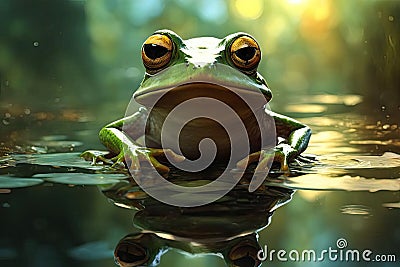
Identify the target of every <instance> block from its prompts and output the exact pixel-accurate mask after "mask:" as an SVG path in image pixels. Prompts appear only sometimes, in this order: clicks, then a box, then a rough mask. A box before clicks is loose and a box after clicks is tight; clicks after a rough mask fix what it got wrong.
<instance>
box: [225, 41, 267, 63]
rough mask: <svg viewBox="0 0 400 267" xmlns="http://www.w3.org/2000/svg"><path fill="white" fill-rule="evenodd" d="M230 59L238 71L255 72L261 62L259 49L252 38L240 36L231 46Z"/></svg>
mask: <svg viewBox="0 0 400 267" xmlns="http://www.w3.org/2000/svg"><path fill="white" fill-rule="evenodd" d="M230 57H231V59H232V62H233V64H235V66H236V67H238V68H239V69H242V70H255V69H256V68H257V66H258V63H260V60H261V51H260V47H259V46H258V44H257V42H256V40H254V39H253V38H251V37H249V36H240V37H238V38H237V39H236V40H235V41H233V43H232V44H231V47H230Z"/></svg>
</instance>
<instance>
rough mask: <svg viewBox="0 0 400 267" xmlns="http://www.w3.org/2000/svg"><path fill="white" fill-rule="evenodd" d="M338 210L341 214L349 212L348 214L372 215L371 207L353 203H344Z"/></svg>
mask: <svg viewBox="0 0 400 267" xmlns="http://www.w3.org/2000/svg"><path fill="white" fill-rule="evenodd" d="M340 211H341V212H342V213H343V214H349V215H361V216H372V215H371V209H370V208H369V207H367V206H364V205H355V204H350V205H345V206H343V207H342V208H341V209H340Z"/></svg>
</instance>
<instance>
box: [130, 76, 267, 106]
mask: <svg viewBox="0 0 400 267" xmlns="http://www.w3.org/2000/svg"><path fill="white" fill-rule="evenodd" d="M134 98H135V100H136V101H137V102H138V103H139V104H141V105H144V106H146V107H159V108H169V109H170V108H173V107H176V106H177V105H179V104H181V103H183V102H185V101H187V100H190V99H195V98H212V99H215V100H219V101H221V102H223V103H225V104H226V105H228V106H230V107H232V108H235V109H240V108H245V106H247V109H248V107H249V106H250V107H252V108H257V109H258V108H261V107H263V106H264V105H265V104H267V103H268V101H269V100H270V99H271V95H270V94H263V93H261V91H259V90H253V89H249V88H237V87H232V86H225V85H219V84H215V83H209V82H202V81H201V82H191V83H183V84H180V85H176V86H172V87H164V88H155V89H153V90H144V91H141V92H137V93H135V95H134Z"/></svg>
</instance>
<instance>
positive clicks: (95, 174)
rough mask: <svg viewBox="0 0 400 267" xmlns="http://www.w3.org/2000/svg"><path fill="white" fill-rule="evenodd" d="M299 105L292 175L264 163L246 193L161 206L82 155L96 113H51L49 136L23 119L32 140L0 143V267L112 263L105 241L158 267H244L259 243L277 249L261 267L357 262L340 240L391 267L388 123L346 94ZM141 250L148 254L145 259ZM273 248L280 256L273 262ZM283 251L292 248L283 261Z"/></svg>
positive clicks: (393, 206)
mask: <svg viewBox="0 0 400 267" xmlns="http://www.w3.org/2000/svg"><path fill="white" fill-rule="evenodd" d="M318 99H319V100H320V101H319V103H316V102H318ZM308 102H309V103H307V100H304V101H300V103H299V102H298V101H297V102H296V103H293V104H290V103H289V105H287V106H286V107H285V108H283V110H282V112H284V113H285V114H289V115H296V116H297V117H298V119H299V120H301V121H302V122H304V123H306V124H308V125H309V126H310V127H311V128H312V129H313V136H312V139H311V143H310V145H309V148H308V150H307V151H306V153H307V154H311V155H316V157H315V160H314V156H307V155H306V156H307V157H308V158H310V159H312V160H311V161H310V162H308V163H301V162H299V163H293V164H292V165H291V170H292V174H291V175H290V176H287V175H284V174H281V173H279V172H278V171H277V170H274V171H273V172H272V173H271V175H270V178H268V179H267V180H266V182H265V183H264V186H263V187H262V188H260V189H259V190H257V191H256V192H255V193H254V194H249V193H248V192H247V184H246V183H243V184H241V185H240V186H239V187H237V188H236V189H235V190H233V191H232V192H230V193H229V194H228V195H227V196H225V197H224V198H222V199H221V200H219V201H217V202H216V203H213V204H210V205H207V206H205V207H199V208H194V209H178V208H173V207H170V206H166V205H163V204H160V203H158V202H156V201H154V200H153V199H152V198H149V197H148V196H147V195H146V194H145V193H144V192H142V191H141V190H140V189H139V188H138V187H135V186H134V185H133V184H130V183H129V182H128V181H130V180H131V179H130V178H129V174H128V173H126V172H125V171H123V170H122V171H118V170H115V169H110V168H109V167H105V166H101V165H100V166H93V165H90V163H89V162H86V161H84V160H82V159H80V158H79V157H78V154H79V151H82V150H84V149H86V148H87V147H91V146H94V147H95V148H100V147H101V146H99V144H98V142H97V140H96V133H95V130H91V129H86V127H88V128H91V127H93V128H94V129H95V127H94V125H95V122H90V120H87V119H85V116H86V115H85V114H81V116H80V114H77V115H76V116H75V117H74V119H71V120H70V121H68V119H67V118H65V117H62V119H60V120H58V121H57V120H56V119H54V118H53V119H50V120H49V122H48V124H47V126H51V125H53V124H54V125H55V126H54V128H55V127H59V124H63V123H64V124H69V126H66V125H64V127H66V129H67V128H69V129H68V131H67V130H65V131H64V130H62V129H61V130H60V131H58V133H59V134H58V135H54V136H51V135H48V133H51V132H52V127H50V128H48V129H47V130H48V133H47V134H44V133H43V132H46V131H44V130H43V129H41V128H40V127H32V131H31V132H30V133H29V135H28V136H29V137H30V138H32V140H33V141H29V140H28V139H26V140H25V141H21V142H20V145H18V146H10V147H8V148H7V147H5V146H3V149H2V151H5V152H8V153H4V156H3V157H2V158H1V159H0V164H1V168H0V217H1V221H0V266H27V265H29V266H113V265H115V264H114V263H113V262H114V250H116V251H117V252H116V255H117V256H118V257H119V258H121V259H124V260H131V261H138V262H140V261H147V262H151V261H153V262H156V261H157V257H159V256H160V257H161V255H162V257H161V261H160V265H159V266H187V264H191V265H193V266H226V265H225V264H226V263H225V262H227V263H229V262H236V264H250V265H249V266H253V265H251V264H254V263H257V260H256V258H257V257H256V254H257V252H258V251H259V250H260V249H263V250H264V251H266V252H267V253H271V251H272V250H275V251H276V252H273V253H272V255H271V254H267V255H269V256H270V258H269V259H267V261H272V263H271V262H265V263H263V265H262V266H269V265H272V264H273V266H287V265H288V264H289V265H291V266H309V265H310V264H311V265H313V264H314V265H315V266H337V265H338V262H339V264H346V266H365V264H366V262H365V261H364V262H363V261H362V260H361V261H359V262H357V261H350V260H348V261H346V258H345V256H346V251H347V250H349V249H351V250H354V249H357V250H358V251H359V253H362V252H363V251H364V250H366V249H368V250H371V251H372V254H371V256H370V258H372V257H375V256H376V255H380V256H382V257H386V258H390V257H391V255H394V256H395V257H396V261H397V263H394V262H385V263H382V262H369V263H368V266H369V265H372V266H397V265H398V261H399V260H400V253H399V247H400V228H399V227H398V222H399V221H400V213H399V203H400V155H399V154H397V153H399V152H400V138H399V127H398V125H396V124H393V123H391V124H385V123H384V122H379V121H374V120H373V119H372V118H371V117H366V116H364V115H357V113H356V112H353V111H354V110H357V108H356V107H354V105H355V104H357V102H358V99H357V97H355V96H342V97H340V98H334V97H332V96H329V95H326V96H318V97H315V98H314V99H313V98H309V99H308ZM307 105H308V106H307ZM273 108H274V107H273ZM300 111H301V112H300ZM333 111H334V112H333ZM350 111H352V112H350ZM292 112H296V114H294V113H292ZM43 116H44V115H43ZM68 118H71V117H68ZM79 120H82V121H84V122H83V124H82V123H78V122H77V121H79ZM54 128H53V129H54ZM71 129H75V131H73V134H72V135H71V134H70V135H69V134H68V132H71V131H70V130H71ZM35 135H36V136H35ZM6 148H7V149H6ZM10 151H12V152H14V153H9V152H10ZM396 152H397V153H396ZM171 177H172V178H173V179H177V181H178V182H180V183H183V184H187V185H189V184H190V185H192V186H193V185H197V184H202V183H204V182H205V181H204V179H206V178H205V177H204V179H199V177H198V176H197V177H189V176H184V177H183V178H182V175H180V173H179V172H176V171H175V172H174V171H172V174H171ZM193 179H194V180H193ZM188 197H189V196H188ZM278 206H279V208H277V207H278ZM275 209H276V210H275ZM272 210H275V211H273V212H272ZM256 233H258V235H259V238H258V241H257V236H256ZM132 240H133V241H132ZM339 241H340V242H341V243H339ZM132 244H133V245H132ZM338 244H340V246H343V247H338ZM343 244H347V245H346V246H344V245H343ZM138 246H139V248H138ZM143 247H145V248H147V249H149V251H152V252H151V253H150V254H148V255H149V256H148V257H147V256H144V254H143V251H145V250H143V249H141V248H143ZM166 248H171V249H170V250H169V251H167V249H166ZM329 248H331V249H336V250H338V252H337V257H338V258H337V259H336V260H333V259H330V258H329V257H328V255H326V256H325V258H323V259H322V258H321V260H319V258H318V257H319V256H321V254H320V253H321V251H323V250H329ZM340 248H341V251H342V252H340ZM279 250H284V251H285V253H286V254H281V256H282V255H284V256H282V257H281V259H280V258H278V254H277V251H279ZM304 250H314V251H315V253H316V259H315V261H313V260H312V259H311V262H310V261H307V260H304V261H302V260H301V255H302V254H301V253H302V252H303V251H304ZM182 251H186V252H185V253H186V254H181V253H180V252H182ZM290 251H297V252H292V254H290V255H291V258H290V257H289V253H290ZM204 253H219V255H220V256H221V255H224V259H225V260H224V259H223V258H222V257H217V256H216V255H206V254H204ZM282 253H283V252H282ZM296 253H299V258H296V255H297V254H296ZM340 253H342V256H343V255H344V256H343V258H340V257H339V256H340ZM343 253H344V254H343ZM192 254H200V255H202V256H201V257H193V256H191V255H192ZM360 255H361V254H360ZM306 256H307V255H306ZM333 256H334V255H333ZM333 256H332V257H333ZM350 256H351V255H350ZM321 257H322V256H321ZM284 259H286V260H287V261H283V260H284ZM244 266H248V265H244Z"/></svg>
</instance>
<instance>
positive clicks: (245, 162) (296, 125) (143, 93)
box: [81, 29, 311, 174]
mask: <svg viewBox="0 0 400 267" xmlns="http://www.w3.org/2000/svg"><path fill="white" fill-rule="evenodd" d="M261 54H262V53H261V48H260V45H259V44H258V42H257V41H256V39H255V38H254V37H253V36H251V35H250V34H248V33H244V32H237V33H233V34H229V35H227V36H226V37H224V38H222V39H219V38H216V37H196V38H191V39H186V40H185V39H183V38H182V37H180V36H179V35H178V34H177V33H175V32H173V31H171V30H168V29H164V30H158V31H155V32H154V33H153V34H152V35H150V36H149V37H148V38H147V39H146V40H145V41H144V43H143V45H142V48H141V57H142V61H143V66H144V68H145V73H144V78H143V80H142V82H141V84H140V86H139V87H138V88H137V90H136V91H135V92H134V94H133V99H134V100H135V101H136V102H138V103H139V104H140V107H139V108H138V110H137V111H136V112H134V113H132V114H130V115H128V116H126V117H124V118H122V119H119V120H116V121H114V122H112V123H109V124H108V125H106V126H104V127H103V128H102V129H101V130H100V132H99V138H100V140H101V142H102V144H103V145H104V146H105V147H106V148H107V149H108V151H109V154H108V155H107V156H105V155H103V154H95V153H92V152H91V151H86V152H84V153H82V154H81V156H82V157H83V158H85V159H87V160H92V162H93V163H97V162H103V163H108V164H112V165H113V166H116V165H126V167H128V168H129V169H130V170H134V171H135V170H137V171H140V170H141V169H142V166H145V165H149V164H150V165H151V166H153V167H154V168H155V169H156V170H157V171H158V172H159V173H163V174H166V173H168V172H169V171H170V167H168V166H167V164H165V163H164V162H163V161H162V159H163V158H165V157H167V158H168V159H169V160H171V161H172V162H177V163H179V162H183V161H185V160H187V159H195V158H196V157H198V156H199V148H198V144H199V140H200V141H201V139H203V138H205V137H210V138H211V139H213V140H217V142H216V143H217V148H218V150H221V151H222V152H221V153H219V154H218V157H217V158H218V159H219V160H221V159H223V158H224V157H227V155H228V154H229V151H228V153H225V152H226V150H229V145H227V144H226V143H227V142H226V140H225V139H226V137H223V136H224V133H223V132H221V131H223V129H222V130H221V127H219V125H217V124H215V123H214V124H213V123H212V122H210V121H209V120H207V119H203V120H202V121H200V122H198V123H192V124H191V125H189V126H188V127H186V128H185V132H184V133H182V136H183V137H182V138H180V141H179V142H180V143H179V145H180V147H182V151H180V153H178V152H177V151H175V150H174V149H172V148H169V147H166V146H164V145H163V144H162V142H161V140H160V128H161V126H162V124H163V121H164V120H165V119H166V116H167V113H168V112H170V111H171V110H172V109H173V108H174V107H176V106H177V105H179V104H180V103H182V102H184V101H187V100H189V99H192V98H196V97H204V96H207V97H216V98H217V99H220V100H221V99H223V100H224V101H227V102H228V104H229V105H231V106H234V107H235V111H237V113H238V114H239V117H240V118H241V119H242V120H243V121H246V122H247V123H246V130H247V132H248V134H249V140H250V141H249V142H250V143H249V146H250V149H249V151H248V152H249V153H248V154H246V155H240V157H239V158H237V159H236V161H235V162H236V166H234V167H235V168H237V169H246V168H247V167H248V166H250V165H251V164H252V163H256V167H255V172H261V171H268V170H269V168H270V166H271V162H275V163H276V164H278V166H279V168H280V170H281V171H282V172H285V173H287V172H289V171H290V170H289V162H291V161H293V160H294V159H295V158H296V157H297V156H299V155H300V154H301V153H302V152H304V151H305V150H306V148H307V146H308V143H309V140H310V137H311V129H310V127H308V126H307V125H305V124H303V123H301V122H299V121H297V120H295V119H293V118H290V117H288V116H285V115H282V114H279V113H276V112H273V111H271V110H270V109H269V108H266V106H267V104H268V103H269V102H270V100H271V99H272V91H271V89H270V88H269V86H268V84H267V82H266V80H265V79H264V78H263V76H262V75H261V74H260V73H258V66H259V64H260V61H261ZM227 87H230V88H240V90H242V92H245V94H246V93H247V92H248V94H249V95H250V94H251V93H253V92H255V91H257V92H259V93H260V95H261V97H258V98H257V101H258V102H259V108H258V111H257V112H258V113H260V114H261V116H262V117H263V116H265V117H269V118H273V121H274V125H275V126H274V127H275V129H273V130H274V131H276V140H274V142H275V143H274V144H275V145H274V146H273V148H272V149H271V148H263V147H260V146H259V143H260V142H259V139H260V137H259V136H260V134H261V133H262V132H263V131H264V129H263V128H262V127H259V125H258V124H257V123H254V120H252V119H249V118H248V117H246V116H248V115H247V114H249V113H251V112H249V110H248V109H249V108H248V107H247V106H246V105H244V104H243V103H239V102H238V101H237V100H235V99H234V98H235V97H233V96H232V95H233V94H230V92H228V91H229V90H228V91H227V90H224V88H225V89H226V88H227ZM171 88H174V89H172V90H170V89H171ZM166 90H170V91H168V92H165V91H166ZM162 93H164V94H165V96H166V97H164V98H163V99H162V100H157V101H158V102H157V101H156V100H155V98H156V97H159V95H160V94H162ZM232 99H233V100H232ZM154 102H157V105H158V106H157V107H155V106H154ZM175 120H179V117H177V118H176V119H175ZM188 124H190V122H189V123H188ZM261 126H262V125H261ZM266 131H271V129H266ZM182 132H183V130H182ZM143 136H144V137H145V138H146V140H147V142H146V143H145V145H144V144H143V142H142V143H141V142H140V141H138V140H139V139H140V138H142V137H143ZM173 138H174V137H173ZM274 138H275V137H274ZM253 140H256V141H253ZM257 140H258V141H257ZM183 152H184V153H183Z"/></svg>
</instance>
